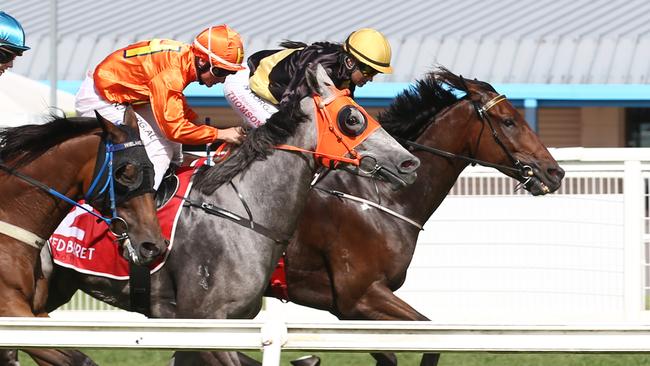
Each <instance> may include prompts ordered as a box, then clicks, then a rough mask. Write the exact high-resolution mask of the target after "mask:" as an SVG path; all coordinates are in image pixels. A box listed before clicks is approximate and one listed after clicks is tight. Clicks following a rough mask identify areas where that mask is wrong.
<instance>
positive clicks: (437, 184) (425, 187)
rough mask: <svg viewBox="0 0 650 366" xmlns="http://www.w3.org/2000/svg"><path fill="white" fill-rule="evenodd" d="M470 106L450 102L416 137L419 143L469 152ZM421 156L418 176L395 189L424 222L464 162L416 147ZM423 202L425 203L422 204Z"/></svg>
mask: <svg viewBox="0 0 650 366" xmlns="http://www.w3.org/2000/svg"><path fill="white" fill-rule="evenodd" d="M470 113H474V111H473V110H471V109H468V107H467V106H466V105H462V104H461V103H459V104H456V105H454V106H452V107H451V108H449V109H447V110H445V111H443V112H442V114H441V115H440V116H439V117H438V118H437V119H436V121H435V122H433V124H431V125H430V126H429V127H428V128H427V129H426V130H425V131H424V133H422V135H420V137H419V138H418V139H417V140H416V141H417V142H418V143H419V144H422V145H425V146H429V147H433V148H436V149H439V150H444V151H447V152H450V153H453V154H458V155H468V154H469V152H468V150H467V149H468V146H470V145H471V142H468V134H470V131H471V128H470V126H467V125H466V124H468V123H471V120H470V118H471V115H470ZM415 154H416V156H417V157H418V158H419V159H420V163H421V164H420V167H419V168H418V179H417V181H416V183H415V184H412V185H410V186H408V187H406V188H404V189H403V190H401V191H398V192H396V194H397V195H399V197H400V198H401V199H403V200H404V202H408V203H407V204H406V205H405V206H406V208H407V210H408V211H409V212H410V214H411V215H412V217H414V218H415V219H416V220H418V222H422V223H424V222H426V221H427V220H428V219H429V218H430V217H431V215H432V214H433V213H434V212H435V211H436V210H437V209H438V207H439V206H440V204H441V203H442V201H443V200H444V199H445V198H446V197H447V194H448V193H449V191H450V190H451V188H452V187H453V186H454V184H455V183H456V181H457V180H458V177H459V176H460V173H461V172H462V171H463V169H465V167H467V165H468V164H467V163H465V162H463V161H461V160H458V159H449V158H445V157H442V156H439V155H436V154H433V153H430V152H426V151H416V153H415ZM423 203H424V204H423Z"/></svg>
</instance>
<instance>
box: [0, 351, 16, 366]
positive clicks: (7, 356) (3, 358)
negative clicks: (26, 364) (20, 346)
mask: <svg viewBox="0 0 650 366" xmlns="http://www.w3.org/2000/svg"><path fill="white" fill-rule="evenodd" d="M19 365H20V364H19V363H18V351H16V350H13V349H3V350H0V366H19Z"/></svg>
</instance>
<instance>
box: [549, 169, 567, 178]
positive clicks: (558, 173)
mask: <svg viewBox="0 0 650 366" xmlns="http://www.w3.org/2000/svg"><path fill="white" fill-rule="evenodd" d="M546 172H547V173H548V175H549V176H551V177H554V178H556V179H558V180H560V179H562V178H564V169H562V168H560V167H557V168H548V169H546Z"/></svg>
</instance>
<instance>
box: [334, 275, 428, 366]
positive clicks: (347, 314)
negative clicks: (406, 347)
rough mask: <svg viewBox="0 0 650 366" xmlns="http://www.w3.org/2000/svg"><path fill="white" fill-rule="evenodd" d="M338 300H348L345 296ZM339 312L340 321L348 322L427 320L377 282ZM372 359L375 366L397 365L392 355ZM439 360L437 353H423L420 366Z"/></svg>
mask: <svg viewBox="0 0 650 366" xmlns="http://www.w3.org/2000/svg"><path fill="white" fill-rule="evenodd" d="M339 298H347V299H349V297H346V296H340V297H339ZM341 305H344V304H341ZM339 311H341V318H342V319H349V320H412V321H428V320H429V318H427V317H426V316H424V315H422V314H420V313H419V312H418V311H417V310H415V309H413V307H411V305H409V304H407V303H406V302H405V301H404V300H402V299H400V298H399V297H397V296H395V294H394V293H393V291H391V289H389V288H388V287H387V286H385V285H384V284H383V283H379V282H375V283H374V284H372V285H371V286H370V287H369V288H368V290H367V291H366V292H365V293H364V294H363V295H362V296H361V297H360V298H358V300H357V301H355V303H354V305H353V306H341V307H339ZM372 357H374V358H375V360H377V366H394V365H397V358H396V357H395V355H394V354H392V353H373V354H372ZM439 359H440V354H439V353H425V354H424V355H423V356H422V361H421V362H420V366H436V365H437V364H438V360H439Z"/></svg>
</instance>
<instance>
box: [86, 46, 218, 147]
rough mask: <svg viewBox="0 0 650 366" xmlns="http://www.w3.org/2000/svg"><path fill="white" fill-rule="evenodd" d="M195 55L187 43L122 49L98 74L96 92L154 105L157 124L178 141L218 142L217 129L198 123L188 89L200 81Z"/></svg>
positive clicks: (111, 99) (122, 100) (114, 100)
mask: <svg viewBox="0 0 650 366" xmlns="http://www.w3.org/2000/svg"><path fill="white" fill-rule="evenodd" d="M194 58H195V55H194V52H193V50H192V48H191V47H190V46H188V45H186V44H184V43H181V42H177V41H173V40H166V39H153V40H149V41H142V42H138V43H135V44H132V45H130V46H127V47H125V48H122V49H119V50H117V51H115V52H113V53H111V54H110V55H109V56H108V57H106V58H105V59H104V60H103V61H102V62H101V63H99V65H97V67H96V68H95V72H94V75H93V79H94V82H95V90H96V92H97V93H98V94H99V95H100V96H101V97H102V98H103V99H104V100H106V101H108V102H111V103H131V104H138V103H143V102H144V103H148V102H150V103H151V109H152V111H153V113H154V116H155V119H156V122H157V123H158V126H159V127H160V129H161V130H162V131H163V133H164V134H165V136H166V137H167V138H168V139H169V140H171V141H174V142H178V143H183V144H191V145H200V144H205V143H210V142H213V141H214V140H216V139H217V136H218V130H217V129H216V128H214V127H211V126H207V125H196V124H194V123H193V121H194V120H195V119H196V118H197V114H196V113H195V112H194V111H192V109H191V108H190V107H189V105H188V103H187V100H186V99H185V96H184V95H183V90H184V89H185V87H187V86H188V85H189V84H190V83H192V82H194V81H196V79H197V74H196V68H195V65H194V62H195V61H194Z"/></svg>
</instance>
